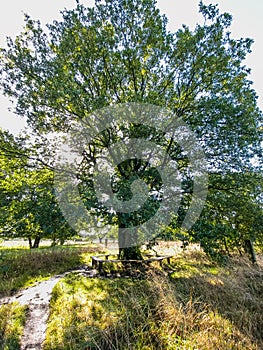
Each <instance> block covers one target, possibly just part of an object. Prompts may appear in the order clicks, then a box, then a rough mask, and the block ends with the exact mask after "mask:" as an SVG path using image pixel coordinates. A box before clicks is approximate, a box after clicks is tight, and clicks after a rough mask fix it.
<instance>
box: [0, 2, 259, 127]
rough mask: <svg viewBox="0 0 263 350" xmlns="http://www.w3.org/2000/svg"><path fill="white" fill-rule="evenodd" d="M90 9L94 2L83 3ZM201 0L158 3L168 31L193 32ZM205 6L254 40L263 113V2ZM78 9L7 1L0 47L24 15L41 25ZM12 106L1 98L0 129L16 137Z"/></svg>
mask: <svg viewBox="0 0 263 350" xmlns="http://www.w3.org/2000/svg"><path fill="white" fill-rule="evenodd" d="M82 3H83V4H86V5H87V6H90V5H92V4H93V3H94V1H93V0H82ZM198 3H199V0H157V6H158V7H159V8H160V10H161V12H162V13H164V14H166V16H167V17H168V20H169V22H168V29H169V30H171V31H176V30H177V29H178V28H180V27H181V25H182V24H186V25H188V26H189V27H190V28H191V29H193V28H194V26H195V24H196V23H197V22H199V23H200V22H201V21H202V18H201V16H200V14H199V13H198ZM204 3H205V4H209V3H213V4H216V3H217V4H218V5H219V9H220V12H229V13H230V14H232V16H233V23H232V26H231V28H230V31H231V32H232V35H233V37H235V38H240V37H249V38H252V39H254V40H255V42H254V44H253V46H252V53H251V54H250V55H249V56H248V58H247V60H246V65H247V66H248V67H249V68H251V69H252V73H251V76H250V80H252V81H253V83H254V85H253V87H254V89H255V90H256V92H257V95H258V96H259V99H258V105H259V107H260V108H261V109H263V80H262V77H263V65H262V61H263V36H262V34H261V33H262V32H263V20H262V15H263V1H262V0H250V1H248V0H217V1H215V0H204ZM74 7H75V0H55V1H54V0H45V1H43V0H42V1H40V0H39V1H36V0H8V1H4V2H2V4H1V12H0V47H4V46H5V38H6V36H11V37H14V36H15V35H17V34H19V32H20V31H21V30H22V27H23V12H24V13H27V14H29V15H30V16H31V17H32V18H34V19H39V20H40V21H41V22H42V24H43V25H44V24H46V23H50V22H52V20H53V19H59V18H61V17H60V14H59V11H60V10H62V9H64V8H67V9H71V8H74ZM9 106H10V103H9V102H8V101H7V99H6V98H4V97H3V96H1V95H0V127H2V128H3V129H9V130H10V131H11V132H13V133H17V132H18V131H19V130H21V128H22V126H23V125H24V122H23V120H21V119H20V118H19V117H17V116H14V115H13V114H12V113H11V112H9V111H8V107H9Z"/></svg>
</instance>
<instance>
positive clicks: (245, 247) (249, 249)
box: [244, 239, 257, 264]
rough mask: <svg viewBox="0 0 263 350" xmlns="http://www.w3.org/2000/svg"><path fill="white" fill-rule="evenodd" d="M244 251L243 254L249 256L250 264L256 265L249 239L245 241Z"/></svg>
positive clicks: (251, 243)
mask: <svg viewBox="0 0 263 350" xmlns="http://www.w3.org/2000/svg"><path fill="white" fill-rule="evenodd" d="M244 249H245V252H246V253H247V254H248V255H249V257H250V260H251V261H252V263H253V264H256V263H257V259H256V254H255V250H254V246H253V242H252V241H251V239H245V241H244Z"/></svg>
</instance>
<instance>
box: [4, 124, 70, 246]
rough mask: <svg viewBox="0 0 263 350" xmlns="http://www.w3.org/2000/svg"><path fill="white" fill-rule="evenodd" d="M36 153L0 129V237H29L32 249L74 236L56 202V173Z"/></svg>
mask: <svg viewBox="0 0 263 350" xmlns="http://www.w3.org/2000/svg"><path fill="white" fill-rule="evenodd" d="M34 153H35V152H34V149H31V150H29V149H27V148H26V146H25V139H24V140H22V139H21V138H20V140H19V138H14V137H13V136H12V135H10V134H9V133H8V132H3V131H1V130H0V169H1V170H0V179H1V182H0V198H1V213H0V234H1V235H2V236H4V237H8V238H11V237H24V238H27V239H28V241H29V246H30V248H38V246H39V243H40V240H41V238H49V239H52V240H53V241H54V242H56V241H57V240H59V241H60V242H61V243H63V242H64V240H65V239H66V238H67V237H70V236H71V235H72V234H73V230H71V229H70V227H69V225H68V224H67V223H66V221H65V219H64V218H63V216H62V213H61V211H60V209H59V206H58V203H57V202H56V199H55V194H54V188H53V172H52V170H50V169H49V168H47V167H45V166H44V165H43V164H42V163H39V161H38V159H37V158H36V157H35V155H34Z"/></svg>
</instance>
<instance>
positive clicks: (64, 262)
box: [0, 246, 99, 295]
mask: <svg viewBox="0 0 263 350" xmlns="http://www.w3.org/2000/svg"><path fill="white" fill-rule="evenodd" d="M98 251H99V249H98V248H96V247H92V246H90V247H78V246H75V247H74V246H72V247H54V248H39V249H33V250H29V249H25V248H0V295H9V294H12V293H14V292H15V291H17V290H19V289H21V288H25V287H28V286H32V285H34V284H35V283H37V282H40V281H42V280H45V279H48V278H49V277H50V276H52V275H55V274H59V273H63V272H65V271H67V270H69V269H72V268H74V267H76V266H79V265H81V264H85V263H87V262H88V261H89V258H90V255H92V254H94V253H97V252H98Z"/></svg>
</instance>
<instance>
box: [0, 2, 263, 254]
mask: <svg viewBox="0 0 263 350" xmlns="http://www.w3.org/2000/svg"><path fill="white" fill-rule="evenodd" d="M199 7H200V12H201V13H202V15H203V18H204V22H203V24H198V25H197V26H196V28H195V29H194V30H193V31H191V30H190V29H189V28H188V27H187V26H183V27H182V28H180V29H178V31H177V32H175V33H170V32H168V31H167V29H166V23H167V19H166V18H165V17H164V16H161V15H160V12H159V10H158V9H157V8H156V2H155V1H153V0H140V1H139V0H105V1H100V0H96V1H95V6H94V7H92V8H86V7H85V6H83V5H80V4H79V3H78V2H77V6H76V8H75V9H74V10H70V11H67V10H65V11H63V12H62V15H63V20H62V21H61V22H57V21H55V22H53V23H52V24H50V25H48V26H47V28H45V29H42V28H41V26H40V23H39V22H37V21H34V20H32V19H31V18H29V17H28V16H26V18H25V21H26V23H25V28H24V31H23V32H22V33H21V34H20V35H19V36H18V37H16V39H15V40H12V39H10V38H9V39H8V47H7V49H3V50H2V51H1V75H2V87H3V91H4V93H5V94H6V95H7V96H9V97H10V98H11V99H12V100H14V101H15V105H16V108H15V111H16V113H17V114H19V115H22V116H24V117H26V118H27V122H28V124H29V125H30V127H31V128H32V129H33V130H34V132H36V133H37V134H38V135H40V136H41V135H44V134H45V133H47V132H57V131H64V132H66V133H67V132H69V131H70V129H71V127H72V124H73V123H74V121H80V120H83V119H85V118H88V116H89V114H90V113H92V112H93V111H95V110H98V109H101V108H102V107H107V106H110V105H114V104H116V103H125V102H137V103H150V104H155V105H159V106H161V107H167V108H169V109H170V110H171V111H172V112H173V114H174V118H175V119H176V118H182V119H183V121H184V122H185V123H187V124H188V125H189V127H190V128H191V129H192V130H193V131H194V132H195V134H196V136H197V138H198V140H199V141H200V144H201V145H202V147H203V149H204V151H205V154H206V158H207V161H208V168H207V170H208V171H209V172H210V173H211V174H212V173H216V174H219V177H220V176H221V175H222V176H223V175H224V174H226V173H229V172H230V173H233V172H238V173H242V171H243V169H244V167H246V168H249V167H251V159H252V158H253V157H254V156H256V155H257V156H259V157H261V146H260V126H261V125H262V114H261V112H260V111H259V109H258V108H257V102H256V100H257V97H256V94H255V91H254V90H253V89H252V88H251V82H250V81H249V79H248V75H249V69H248V68H247V67H246V66H245V65H244V64H243V60H244V59H245V57H246V55H247V53H249V52H250V47H251V45H252V40H251V39H239V40H234V39H233V38H231V35H230V33H229V27H230V25H231V15H229V14H227V13H223V14H220V13H219V11H218V9H217V7H216V6H213V5H209V6H205V5H204V4H203V3H202V2H200V5H199ZM119 128H120V127H119ZM118 131H119V129H118V127H117V128H116V129H115V130H114V129H112V128H111V129H108V130H107V131H106V132H105V133H102V134H101V135H100V136H101V137H100V138H99V139H96V140H93V141H92V142H91V143H90V145H89V147H87V148H86V149H85V154H84V157H83V158H84V164H86V167H84V168H85V169H90V168H92V166H94V162H96V159H97V158H96V157H97V156H96V154H101V152H102V149H103V148H105V147H107V146H108V145H109V142H114V139H116V137H117V136H118V137H119V135H120V133H119V132H118ZM122 131H123V132H124V134H125V135H126V136H127V135H128V136H131V135H132V136H133V137H142V136H143V134H144V136H145V137H146V138H148V139H150V140H151V141H154V142H157V143H159V145H160V146H161V147H162V148H163V149H164V150H165V151H166V152H167V153H168V154H169V156H170V157H171V158H172V159H173V160H174V161H176V162H177V163H178V164H179V168H180V171H181V176H182V178H183V184H184V185H183V188H184V190H185V197H184V202H183V205H184V207H185V208H187V205H188V204H187V203H189V202H190V199H189V197H190V195H191V191H192V189H193V178H192V177H191V175H189V172H188V170H187V169H188V162H187V159H186V158H187V157H186V156H185V154H184V153H183V150H182V149H180V147H179V146H178V144H177V143H176V140H174V139H173V138H171V137H170V139H168V140H167V139H165V136H166V135H163V134H162V133H161V132H160V131H159V130H150V129H149V128H148V129H147V128H146V129H145V130H144V129H143V128H142V125H129V126H127V127H126V129H125V130H122ZM116 135H117V136H116ZM109 137H110V141H109ZM84 168H82V169H80V174H79V177H80V178H81V180H82V185H81V186H80V190H82V195H83V198H84V199H85V201H86V204H87V208H89V209H90V210H93V211H94V209H95V211H94V213H95V214H94V215H95V216H96V214H97V215H98V216H101V215H102V216H103V218H104V220H105V221H108V222H115V223H117V224H119V226H123V225H124V226H125V225H129V223H128V224H127V221H128V217H127V216H125V217H124V218H123V217H122V218H121V219H120V217H118V216H117V220H116V218H115V219H114V218H113V216H112V215H109V212H107V211H103V210H101V204H100V203H99V202H98V201H97V200H96V199H95V198H94V196H93V194H94V193H93V194H92V195H88V194H89V193H90V191H89V189H90V188H92V185H91V184H90V182H89V181H90V178H89V174H88V172H87V171H85V169H84ZM145 169H146V164H144V163H143V162H141V161H140V162H139V163H138V160H133V159H132V160H130V161H127V162H126V163H122V164H121V165H120V166H119V167H118V169H117V176H118V177H119V178H122V180H120V181H121V182H122V186H119V187H118V188H117V189H115V190H116V191H117V192H118V191H119V192H121V189H122V190H123V189H124V188H126V190H125V191H124V190H123V191H124V193H122V194H121V193H119V196H120V198H122V199H123V200H126V199H127V198H126V197H127V196H128V197H129V193H130V190H129V188H130V185H131V183H132V181H133V179H134V174H135V173H136V176H137V175H138V174H139V177H140V178H141V177H142V176H143V175H142V171H143V170H145ZM147 171H148V172H149V170H147ZM136 176H135V178H136ZM147 176H148V179H149V178H150V177H153V178H154V180H155V186H157V187H158V186H159V187H161V185H162V183H161V180H160V179H159V178H158V174H154V175H153V174H149V173H148V175H147ZM147 181H148V180H147ZM147 181H146V183H147ZM219 182H220V180H219ZM124 183H128V185H129V186H128V188H127V186H124ZM88 185H90V186H88ZM87 186H88V187H87ZM147 186H150V185H149V184H148V183H147ZM230 186H231V184H230ZM84 189H85V190H84ZM152 204H153V205H152V206H150V207H148V209H149V208H150V210H152V211H153V212H154V211H155V210H156V208H155V204H154V203H152ZM96 209H97V210H96ZM146 211H147V210H146ZM182 212H183V211H182ZM114 220H115V221H114ZM135 250H136V249H135ZM135 250H134V249H129V248H127V249H125V251H124V254H123V256H124V257H131V256H132V257H134V256H136V254H137V250H136V251H135ZM137 256H138V255H137Z"/></svg>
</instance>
